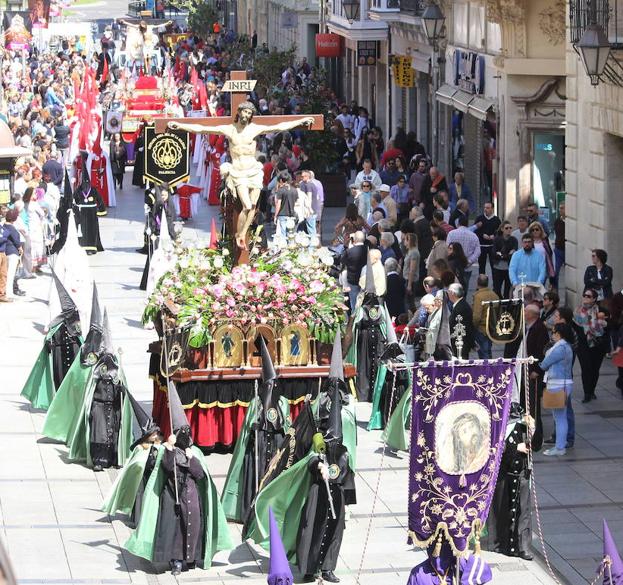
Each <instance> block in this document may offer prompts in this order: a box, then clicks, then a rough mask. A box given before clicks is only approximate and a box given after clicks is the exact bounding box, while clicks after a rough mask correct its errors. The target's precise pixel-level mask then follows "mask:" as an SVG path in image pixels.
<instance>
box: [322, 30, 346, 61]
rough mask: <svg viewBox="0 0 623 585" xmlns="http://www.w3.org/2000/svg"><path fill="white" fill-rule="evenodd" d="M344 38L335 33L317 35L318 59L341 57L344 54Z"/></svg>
mask: <svg viewBox="0 0 623 585" xmlns="http://www.w3.org/2000/svg"><path fill="white" fill-rule="evenodd" d="M343 47H344V45H343V44H342V37H341V36H340V35H336V34H333V33H325V34H317V35H316V57H341V56H342V55H343V52H344V48H343Z"/></svg>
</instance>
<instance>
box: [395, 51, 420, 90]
mask: <svg viewBox="0 0 623 585" xmlns="http://www.w3.org/2000/svg"><path fill="white" fill-rule="evenodd" d="M392 70H393V72H394V82H395V83H396V85H397V86H398V87H405V88H406V87H413V86H414V85H415V71H414V70H413V67H412V59H411V57H403V56H402V55H394V59H393V61H392Z"/></svg>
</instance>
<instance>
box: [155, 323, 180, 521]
mask: <svg viewBox="0 0 623 585" xmlns="http://www.w3.org/2000/svg"><path fill="white" fill-rule="evenodd" d="M160 319H161V321H162V351H164V378H165V380H166V382H167V399H168V402H169V426H170V427H171V434H173V410H172V409H171V380H170V378H169V350H168V347H167V330H166V325H165V321H164V313H163V312H162V311H160ZM161 373H162V372H161ZM173 449H175V445H173ZM173 483H174V484H175V514H176V516H179V515H180V511H181V507H180V494H179V488H178V485H177V465H176V464H175V461H174V462H173Z"/></svg>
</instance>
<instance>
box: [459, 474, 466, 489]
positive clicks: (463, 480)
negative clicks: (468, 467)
mask: <svg viewBox="0 0 623 585" xmlns="http://www.w3.org/2000/svg"><path fill="white" fill-rule="evenodd" d="M459 487H462V488H464V487H467V479H466V478H465V474H464V473H461V477H459Z"/></svg>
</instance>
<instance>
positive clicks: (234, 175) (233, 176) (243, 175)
mask: <svg viewBox="0 0 623 585" xmlns="http://www.w3.org/2000/svg"><path fill="white" fill-rule="evenodd" d="M220 171H221V178H222V179H223V181H225V184H226V185H227V188H228V189H229V190H230V191H232V192H234V193H235V191H236V189H237V188H238V187H239V186H241V185H242V186H245V187H247V188H249V189H260V190H261V189H262V187H263V186H264V167H263V166H262V163H260V162H257V161H256V164H254V165H252V166H249V167H248V168H245V169H240V168H236V167H234V165H233V164H232V163H222V164H221V168H220Z"/></svg>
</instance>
